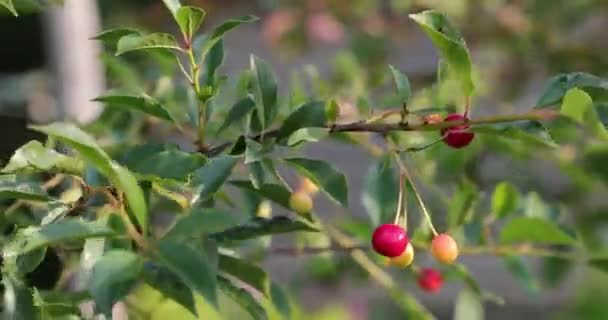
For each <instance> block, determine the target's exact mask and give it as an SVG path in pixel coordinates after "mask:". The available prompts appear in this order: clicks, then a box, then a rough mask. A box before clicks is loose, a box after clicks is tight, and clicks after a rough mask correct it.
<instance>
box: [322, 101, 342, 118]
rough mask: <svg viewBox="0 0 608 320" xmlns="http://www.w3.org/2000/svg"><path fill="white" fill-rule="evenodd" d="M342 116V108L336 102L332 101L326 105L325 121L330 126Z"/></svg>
mask: <svg viewBox="0 0 608 320" xmlns="http://www.w3.org/2000/svg"><path fill="white" fill-rule="evenodd" d="M339 115H340V106H339V105H338V103H337V102H336V100H334V99H331V100H329V101H327V102H326V103H325V119H326V120H327V123H328V124H333V123H335V122H336V120H338V116H339Z"/></svg>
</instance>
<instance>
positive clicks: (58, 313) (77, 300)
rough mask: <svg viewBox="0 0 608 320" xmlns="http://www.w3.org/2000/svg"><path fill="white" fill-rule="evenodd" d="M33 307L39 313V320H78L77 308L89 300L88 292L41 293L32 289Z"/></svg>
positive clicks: (78, 310)
mask: <svg viewBox="0 0 608 320" xmlns="http://www.w3.org/2000/svg"><path fill="white" fill-rule="evenodd" d="M33 296H34V306H36V307H37V308H38V310H39V312H40V319H53V320H55V319H58V320H79V319H80V317H78V316H76V315H77V314H80V309H79V308H78V306H79V305H80V304H82V303H83V302H85V300H91V297H90V295H89V294H88V292H84V291H79V292H73V293H72V292H65V291H63V292H58V291H45V292H41V291H38V290H37V289H35V288H34V294H33Z"/></svg>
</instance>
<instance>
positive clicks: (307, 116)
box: [277, 101, 327, 142]
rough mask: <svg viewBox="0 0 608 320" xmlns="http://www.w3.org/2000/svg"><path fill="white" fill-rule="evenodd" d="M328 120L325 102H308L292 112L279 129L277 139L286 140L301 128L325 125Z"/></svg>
mask: <svg viewBox="0 0 608 320" xmlns="http://www.w3.org/2000/svg"><path fill="white" fill-rule="evenodd" d="M326 122H327V118H326V115H325V104H324V103H323V102H319V101H317V102H308V103H305V104H304V105H302V106H301V107H299V108H298V109H296V110H295V111H294V112H292V113H291V114H290V115H289V116H288V117H287V119H285V121H283V124H282V125H281V128H280V129H279V132H278V134H277V140H278V141H279V142H281V140H282V141H283V142H284V141H285V139H287V138H288V137H289V136H291V135H292V134H293V133H294V132H296V131H297V130H298V129H301V128H308V127H324V126H325V124H326Z"/></svg>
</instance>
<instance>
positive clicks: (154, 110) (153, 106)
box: [93, 92, 177, 124]
mask: <svg viewBox="0 0 608 320" xmlns="http://www.w3.org/2000/svg"><path fill="white" fill-rule="evenodd" d="M93 101H98V102H103V103H106V104H108V105H110V106H112V107H120V108H125V109H130V110H136V111H139V112H143V113H145V114H148V115H151V116H154V117H157V118H159V119H163V120H167V121H169V122H171V123H175V124H176V123H177V120H176V119H175V117H174V116H173V115H172V114H171V112H169V110H168V109H167V108H165V107H164V106H163V105H162V104H160V102H158V101H156V100H155V99H154V98H152V97H150V96H148V95H147V94H145V93H141V94H126V93H119V92H109V93H107V94H106V95H103V96H100V97H97V98H95V99H93Z"/></svg>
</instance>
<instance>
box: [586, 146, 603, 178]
mask: <svg viewBox="0 0 608 320" xmlns="http://www.w3.org/2000/svg"><path fill="white" fill-rule="evenodd" d="M606 161H608V144H592V145H589V146H587V147H586V148H585V149H584V152H583V165H584V168H585V169H586V170H589V171H590V172H591V173H593V174H595V175H596V176H597V177H598V178H599V179H602V180H603V181H608V166H606Z"/></svg>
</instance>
